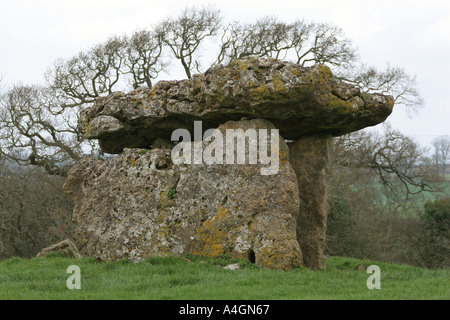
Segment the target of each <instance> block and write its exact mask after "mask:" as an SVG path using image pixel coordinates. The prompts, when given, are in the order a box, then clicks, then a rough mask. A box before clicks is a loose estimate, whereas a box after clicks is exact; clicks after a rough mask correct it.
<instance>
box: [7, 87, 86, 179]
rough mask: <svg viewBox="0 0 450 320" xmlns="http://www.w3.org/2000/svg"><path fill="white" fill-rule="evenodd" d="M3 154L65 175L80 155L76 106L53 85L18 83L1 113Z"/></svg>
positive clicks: (52, 172) (53, 172) (22, 162)
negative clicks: (64, 102)
mask: <svg viewBox="0 0 450 320" xmlns="http://www.w3.org/2000/svg"><path fill="white" fill-rule="evenodd" d="M0 128H1V131H0V134H1V138H2V149H1V152H2V156H4V157H7V158H8V159H10V160H13V161H15V162H17V163H19V164H31V165H38V166H41V167H43V168H44V169H45V170H46V171H47V173H49V174H52V175H53V174H58V175H65V173H66V171H67V170H68V168H69V167H70V166H71V165H72V164H73V162H74V161H77V160H79V159H80V157H81V154H82V151H81V147H82V146H81V142H80V141H78V140H77V139H75V137H77V135H78V130H77V116H76V110H73V108H67V107H63V106H61V104H60V100H58V99H57V98H56V96H55V92H54V91H53V90H52V89H49V88H46V87H39V86H26V85H15V86H13V87H12V89H10V90H9V91H8V92H7V93H6V97H5V99H4V103H3V109H2V110H1V113H0Z"/></svg>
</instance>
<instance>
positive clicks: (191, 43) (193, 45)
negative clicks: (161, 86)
mask: <svg viewBox="0 0 450 320" xmlns="http://www.w3.org/2000/svg"><path fill="white" fill-rule="evenodd" d="M221 19H222V18H221V16H220V10H217V9H214V8H212V7H205V8H202V9H197V8H195V7H191V8H186V9H184V10H183V12H182V13H181V15H180V16H179V17H177V18H169V19H167V20H165V21H163V22H162V23H161V24H160V25H159V26H157V27H156V31H157V33H158V34H160V35H162V41H163V42H164V44H165V45H166V46H168V47H169V48H170V50H171V52H172V53H173V55H174V57H175V58H176V59H178V60H179V61H180V62H181V64H182V66H183V69H184V71H185V73H186V76H187V77H188V79H190V78H191V76H192V72H193V71H197V72H200V71H199V68H200V60H199V59H198V57H196V54H197V53H198V49H199V46H200V44H201V43H202V42H203V41H204V40H205V39H207V38H209V37H213V36H215V35H216V34H217V32H218V30H219V29H220V26H221Z"/></svg>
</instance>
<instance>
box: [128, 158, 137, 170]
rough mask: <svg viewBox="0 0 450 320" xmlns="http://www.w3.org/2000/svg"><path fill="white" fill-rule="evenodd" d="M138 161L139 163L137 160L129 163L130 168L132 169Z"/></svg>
mask: <svg viewBox="0 0 450 320" xmlns="http://www.w3.org/2000/svg"><path fill="white" fill-rule="evenodd" d="M138 161H139V158H136V159H134V160H133V161H131V163H130V166H131V167H133V168H134V167H135V166H136V164H137V162H138Z"/></svg>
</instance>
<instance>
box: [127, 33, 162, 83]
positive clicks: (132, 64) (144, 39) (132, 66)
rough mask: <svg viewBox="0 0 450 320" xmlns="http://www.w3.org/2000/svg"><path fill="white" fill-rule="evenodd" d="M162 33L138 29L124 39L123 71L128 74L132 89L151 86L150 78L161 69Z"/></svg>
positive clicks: (156, 74)
mask: <svg viewBox="0 0 450 320" xmlns="http://www.w3.org/2000/svg"><path fill="white" fill-rule="evenodd" d="M162 40H163V35H162V34H161V33H157V32H155V31H148V30H140V31H136V32H134V33H133V34H132V35H131V37H130V38H128V39H126V44H125V46H126V49H125V61H124V64H125V67H126V68H124V71H123V73H124V74H126V75H129V76H130V82H131V85H132V86H133V88H134V89H136V88H138V87H139V86H147V87H149V88H150V87H151V86H152V80H153V79H156V78H157V76H158V74H159V73H160V72H161V71H163V70H164V69H165V67H166V64H165V63H163V61H162V59H161V57H162V53H163V45H164V44H163V41H162Z"/></svg>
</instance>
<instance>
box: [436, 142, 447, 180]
mask: <svg viewBox="0 0 450 320" xmlns="http://www.w3.org/2000/svg"><path fill="white" fill-rule="evenodd" d="M432 144H433V147H434V154H433V160H434V161H435V163H436V165H437V166H438V167H440V169H441V174H442V178H443V179H445V173H446V169H447V162H448V161H450V136H448V135H444V136H439V137H437V138H435V139H434V140H433V142H432Z"/></svg>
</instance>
